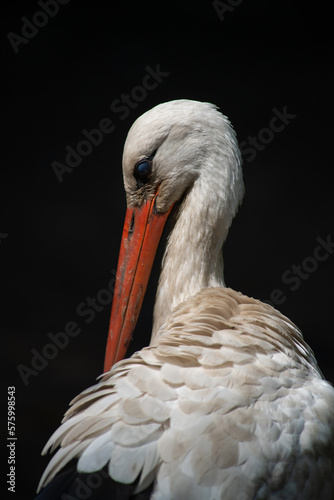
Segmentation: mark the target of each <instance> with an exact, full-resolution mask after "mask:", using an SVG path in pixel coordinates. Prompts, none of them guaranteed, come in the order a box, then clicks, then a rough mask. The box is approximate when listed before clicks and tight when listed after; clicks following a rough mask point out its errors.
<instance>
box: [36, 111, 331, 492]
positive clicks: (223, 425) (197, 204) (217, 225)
mask: <svg viewBox="0 0 334 500" xmlns="http://www.w3.org/2000/svg"><path fill="white" fill-rule="evenodd" d="M153 151H154V161H153V164H152V172H151V175H150V178H149V181H148V183H147V184H146V185H145V186H144V188H143V187H142V186H141V187H140V188H138V186H136V183H135V181H134V178H133V166H134V165H135V164H136V163H137V162H138V161H139V160H140V159H141V158H143V157H144V156H148V155H149V154H151V153H152V152H153ZM123 168H124V180H125V187H126V191H127V200H128V205H130V206H139V207H140V206H141V203H142V202H143V201H142V200H143V199H146V198H149V197H150V196H153V194H154V193H156V191H157V186H159V195H160V197H159V196H158V197H157V199H156V210H157V211H158V212H159V210H160V211H161V212H164V211H166V210H167V208H169V207H170V206H171V204H173V203H174V202H176V201H178V200H181V204H180V209H179V214H178V217H177V220H176V222H175V226H174V229H173V231H172V233H171V236H170V238H169V241H168V245H167V251H166V254H165V257H164V262H163V270H162V274H161V277H160V282H159V287H158V291H157V302H156V306H155V314H154V328H153V334H152V339H151V343H150V345H149V346H148V347H146V348H144V349H142V350H141V351H139V352H137V353H135V354H134V355H133V356H132V357H131V358H129V359H126V360H123V361H120V362H118V363H117V364H116V365H114V367H113V368H112V369H111V370H110V372H108V373H105V374H104V375H103V376H102V378H101V379H100V380H99V382H98V383H97V384H96V385H95V386H93V387H91V388H89V389H87V390H86V391H84V392H83V393H81V394H80V395H79V396H78V397H77V398H75V399H74V400H73V401H72V403H71V407H70V409H69V410H68V412H67V413H66V415H65V418H64V422H63V424H62V425H61V426H60V428H59V429H58V430H57V431H56V432H55V433H54V434H53V436H52V437H51V438H50V440H49V442H48V443H47V445H46V447H45V449H44V452H46V451H48V450H49V449H51V451H53V450H54V449H55V448H57V447H58V446H60V448H59V450H58V451H57V452H56V454H55V456H54V457H53V458H52V460H51V461H50V463H49V465H48V467H47V469H46V471H45V473H44V474H43V477H42V479H41V485H42V486H43V485H45V484H48V483H49V482H50V481H51V480H52V479H53V478H54V477H55V476H56V475H57V474H58V473H59V472H60V471H61V470H63V469H64V467H66V465H67V464H68V463H69V462H70V461H71V460H72V459H76V460H77V464H76V468H77V471H78V473H89V474H93V473H97V472H98V471H102V472H101V474H102V473H103V475H104V476H107V477H108V476H109V477H111V478H112V479H113V480H114V481H116V482H118V483H123V484H127V485H129V484H133V487H132V489H128V490H127V491H128V493H127V496H126V495H125V496H123V498H132V496H131V495H136V494H139V493H140V492H144V491H146V492H147V497H150V498H152V499H153V500H162V499H164V500H171V499H175V500H185V499H189V500H190V499H191V500H195V499H200V500H203V499H208V500H209V499H211V500H214V499H215V500H218V499H224V500H229V499H231V500H235V499H238V500H246V499H272V500H274V499H277V500H278V499H303V500H307V499H309V500H311V499H312V500H315V499H322V500H332V499H333V497H334V390H333V388H332V386H331V385H330V384H329V383H328V382H326V381H325V380H323V378H322V375H321V372H320V370H319V368H318V366H317V363H316V360H315V359H314V356H313V353H312V351H311V349H310V347H309V346H308V345H307V344H306V343H305V341H304V340H303V337H302V334H301V332H300V331H299V330H298V328H297V327H296V326H295V325H294V324H293V323H292V322H291V321H289V320H288V319H287V318H286V317H285V316H283V315H282V314H281V313H279V312H278V311H277V310H275V309H274V308H272V307H271V306H269V305H268V304H263V303H261V302H260V301H258V300H255V299H252V298H249V297H247V296H245V295H243V294H241V293H239V292H236V291H233V290H231V289H229V288H225V286H224V278H223V262H222V257H221V246H222V244H223V241H224V239H225V238H226V235H227V231H228V227H229V225H230V222H231V220H232V217H233V216H234V214H235V212H236V209H237V206H238V203H239V202H240V200H241V197H242V193H243V185H242V177H241V171H240V155H239V152H238V148H237V143H236V140H235V136H234V133H233V130H232V129H231V127H230V125H229V123H228V121H227V119H226V118H225V117H223V116H222V115H221V114H220V113H218V112H217V111H216V109H215V108H214V107H213V106H211V105H209V104H206V103H197V102H194V101H173V102H171V103H165V104H163V105H160V106H158V107H156V108H154V109H153V110H151V111H149V112H148V113H146V114H145V115H143V116H142V117H141V118H140V119H139V120H138V121H137V122H136V123H135V124H134V126H133V128H132V129H131V130H130V133H129V136H128V139H127V142H126V145H125V150H124V164H123ZM58 477H59V476H58ZM71 477H72V476H71ZM74 477H75V476H73V477H72V479H71V481H74ZM66 488H67V486H64V487H63V489H62V490H59V491H63V492H66V491H69V490H68V489H66ZM147 488H149V489H148V490H147ZM93 489H94V488H93ZM45 491H47V488H46V490H45ZM50 491H51V490H50ZM110 491H111V490H110ZM108 495H109V493H108V490H105V491H104V492H103V493H102V494H101V496H99V497H98V496H97V497H96V498H114V497H113V496H108ZM133 498H136V497H135V496H134V497H133Z"/></svg>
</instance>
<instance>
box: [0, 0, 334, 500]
mask: <svg viewBox="0 0 334 500" xmlns="http://www.w3.org/2000/svg"><path fill="white" fill-rule="evenodd" d="M231 3H232V2H231ZM236 3H237V2H234V4H236ZM226 4H228V2H226ZM106 5H107V4H104V3H102V2H100V1H95V2H87V3H86V4H83V3H82V2H79V1H78V0H71V1H69V2H68V3H67V4H66V5H62V6H60V7H59V12H58V14H57V15H56V16H54V18H52V19H49V21H48V23H47V24H46V26H44V27H42V28H39V30H38V33H36V35H35V36H33V37H32V38H31V39H30V40H29V41H28V43H27V44H20V45H19V52H18V53H17V54H15V52H14V50H13V47H12V46H11V44H10V42H9V40H8V38H7V34H8V33H9V32H13V33H15V34H17V35H21V31H22V26H23V21H22V20H21V18H22V16H26V17H27V18H28V19H29V20H31V19H32V18H33V15H34V14H35V13H36V12H37V11H40V10H41V7H40V6H39V5H38V3H37V2H30V1H29V2H27V1H25V2H23V1H22V2H20V1H13V2H11V3H10V5H6V9H7V10H6V13H3V25H2V41H3V68H2V80H4V81H5V87H4V90H3V92H2V97H3V106H2V109H3V112H2V113H3V114H2V124H3V132H2V138H3V139H4V144H3V147H2V153H3V164H2V174H1V177H2V180H1V216H2V220H1V226H0V233H1V239H0V254H1V257H0V258H1V266H2V267H1V282H2V285H3V289H4V292H5V294H4V296H3V299H2V301H1V305H2V313H1V319H2V323H3V325H2V330H1V335H2V337H3V339H4V343H3V344H2V345H3V348H2V354H3V361H2V366H3V367H4V368H5V375H4V376H3V380H4V388H3V391H2V399H3V402H4V403H5V402H6V390H7V386H15V387H16V411H17V420H16V427H17V438H18V439H17V444H16V458H17V463H16V474H17V483H16V489H17V492H18V498H32V497H33V492H34V491H35V488H36V485H37V482H38V479H39V477H40V475H41V473H42V471H43V470H44V468H45V466H46V464H47V462H48V458H42V457H40V452H41V449H42V447H43V445H44V443H45V442H46V440H47V439H48V437H49V436H50V434H51V433H52V431H53V430H55V428H56V427H57V426H58V425H59V423H60V420H61V418H62V415H63V413H64V412H65V410H66V409H67V406H68V402H69V401H70V400H71V399H72V398H73V397H74V396H75V395H76V394H77V393H78V392H79V391H81V390H83V389H85V388H86V387H87V386H89V385H91V384H92V383H94V380H95V378H96V377H97V376H98V375H99V374H100V373H101V371H102V366H103V356H104V348H105V342H106V335H107V330H108V322H109V314H110V305H109V304H107V305H106V306H105V307H104V308H103V310H102V311H100V312H98V313H96V316H95V318H94V320H93V321H92V322H91V323H87V322H85V318H83V317H80V316H78V314H77V312H76V308H77V306H78V305H79V304H80V303H81V302H84V301H85V300H86V298H87V297H96V295H97V293H98V292H99V291H100V290H101V289H103V288H105V287H106V286H107V284H108V282H109V281H110V279H111V278H112V271H113V270H114V269H115V268H116V265H117V257H118V249H119V242H120V237H121V230H122V226H123V219H124V213H125V208H126V207H125V197H124V193H123V185H122V173H121V156H122V148H123V143H124V140H125V137H126V134H127V131H128V129H129V127H130V126H131V124H132V122H133V121H134V120H135V119H136V118H137V117H138V116H139V115H140V114H142V113H143V112H144V111H146V110H148V109H149V108H151V107H152V106H154V105H156V104H158V103H160V102H164V101H168V100H171V99H178V98H189V99H197V100H203V101H209V102H213V103H215V104H217V105H218V106H219V107H220V109H221V110H222V111H223V113H224V114H226V115H227V116H228V117H229V118H230V120H231V121H232V123H233V125H234V127H235V129H236V132H237V134H238V138H239V141H240V142H242V141H245V140H246V141H247V138H248V136H250V135H252V136H256V135H257V134H258V133H259V131H261V129H263V128H266V127H268V126H269V123H270V120H271V118H272V116H273V111H272V110H273V108H276V109H278V110H280V111H282V110H283V108H284V107H286V109H287V111H288V112H289V113H291V114H295V115H296V117H295V118H294V119H292V120H291V122H290V123H289V124H288V125H287V126H286V127H285V128H284V130H283V131H282V132H279V133H275V134H274V136H273V139H272V141H271V142H270V143H268V144H267V145H266V146H265V148H264V149H263V150H262V151H258V152H257V154H256V158H255V159H254V160H253V161H252V162H247V161H245V163H244V179H245V185H246V196H245V199H244V202H243V205H242V207H241V209H240V211H239V213H238V216H237V218H236V219H235V221H234V224H233V226H232V228H231V231H230V235H229V238H228V240H227V243H226V245H225V248H224V259H225V278H226V282H227V284H228V286H231V287H232V288H235V289H237V290H241V291H242V292H244V293H246V294H248V295H251V296H254V297H257V298H260V299H263V300H265V299H269V297H270V294H271V293H272V291H273V290H274V289H280V290H282V293H283V294H284V301H283V302H282V303H281V304H279V305H278V308H279V309H280V310H281V311H282V312H283V313H284V314H286V315H287V316H289V317H290V318H291V319H292V320H293V321H294V322H295V323H296V324H297V325H298V326H299V327H300V328H301V330H302V331H303V333H304V336H305V338H306V340H307V342H308V343H309V344H310V345H311V346H312V348H313V349H314V351H315V354H316V356H317V359H318V361H319V364H320V366H321V368H322V370H323V372H324V374H325V376H326V378H327V379H329V380H331V381H332V382H333V381H334V368H333V365H332V354H331V348H332V327H331V325H332V309H333V307H332V293H331V284H332V276H333V274H330V273H331V272H332V271H333V262H334V257H333V255H329V254H328V259H327V260H324V261H322V262H319V263H318V268H317V269H316V270H314V271H313V272H306V274H305V275H304V278H303V279H300V283H299V285H298V287H297V289H296V290H295V291H292V290H291V286H292V284H287V283H284V282H283V281H282V274H283V273H284V272H286V271H289V270H290V272H291V273H292V271H291V269H292V266H293V265H303V262H304V265H307V263H309V264H308V265H309V266H311V267H312V261H311V260H310V259H308V260H307V258H308V257H312V256H313V252H314V250H315V249H316V247H317V245H318V242H317V238H319V237H320V238H323V239H324V240H326V239H327V237H328V235H332V234H333V232H332V231H333V224H332V196H333V194H332V193H333V187H332V179H331V177H330V173H331V172H330V162H331V156H332V118H331V110H330V102H331V97H332V93H331V89H332V83H333V78H332V76H331V66H332V57H333V56H332V52H331V47H330V44H329V43H330V35H329V30H330V26H329V24H330V23H329V22H328V23H327V21H326V19H328V20H330V19H331V18H332V15H331V13H330V11H329V10H328V11H327V12H326V10H325V8H324V6H323V5H321V8H319V6H318V7H315V4H314V2H304V1H295V2H293V3H292V2H288V1H282V0H279V1H278V0H274V1H271V2H266V1H265V0H258V1H257V0H253V1H250V0H244V1H241V2H240V3H239V5H237V6H235V7H233V8H232V9H231V11H226V12H225V14H224V20H222V21H221V20H220V18H219V16H218V14H217V12H216V10H215V8H214V6H213V4H212V3H211V2H204V1H202V2H197V3H194V2H190V1H184V2H173V1H172V2H168V3H165V4H160V3H159V2H156V3H155V4H154V5H152V4H148V3H144V4H143V3H142V2H136V3H133V4H131V3H128V2H123V4H122V5H121V6H117V7H111V6H109V7H107V6H106ZM328 9H329V7H328ZM157 65H160V69H161V71H163V72H166V73H169V75H168V76H166V77H165V78H163V81H162V82H161V83H160V84H159V85H158V86H157V87H156V88H155V89H153V90H150V91H148V92H147V97H146V98H145V99H144V100H142V101H141V102H138V103H137V104H138V105H137V106H136V107H135V108H134V109H131V110H130V113H129V116H128V117H127V118H125V119H123V120H121V119H120V115H117V114H116V113H114V112H112V111H111V109H110V105H111V103H112V102H113V101H114V100H115V99H118V98H120V96H121V94H122V93H125V94H131V92H132V90H133V88H134V87H135V86H138V85H141V83H142V81H143V78H144V76H145V74H146V69H145V68H146V67H147V66H150V67H151V68H153V69H154V68H156V67H157ZM103 118H110V119H112V121H113V123H114V124H115V130H114V131H113V132H112V133H111V134H108V135H105V136H104V140H103V142H102V143H101V145H99V146H96V147H94V148H93V150H92V152H91V154H90V155H89V156H87V157H85V158H83V160H82V162H81V163H80V165H78V166H77V167H76V168H75V169H73V172H71V173H65V174H64V176H63V181H62V182H61V183H60V182H59V181H58V179H57V177H56V175H55V172H54V171H53V169H52V167H51V164H52V162H54V161H58V162H61V163H64V161H65V155H66V151H65V147H66V146H67V145H69V146H71V147H73V148H75V147H76V145H77V143H78V142H79V141H80V140H82V139H83V138H84V137H83V135H82V132H81V131H82V129H84V128H85V129H87V130H91V129H92V128H96V127H97V126H98V123H99V122H100V120H101V119H103ZM333 239H334V236H333ZM160 253H161V252H160ZM324 254H325V251H323V255H324ZM305 259H306V261H305ZM313 263H314V261H313ZM304 272H305V271H304ZM158 273H159V262H157V263H156V266H155V268H154V270H153V275H152V279H151V281H150V285H149V289H148V293H147V297H146V299H145V303H144V309H143V312H142V314H141V317H140V320H139V323H138V326H137V330H136V335H135V339H134V341H133V342H132V345H131V352H133V351H134V350H136V349H138V348H140V347H141V346H143V345H145V344H147V342H148V341H149V333H150V328H151V315H152V307H153V303H154V293H155V283H156V280H157V277H158ZM291 275H292V274H291ZM68 321H75V322H77V323H78V325H79V327H80V329H81V333H80V334H79V335H78V336H77V337H75V338H71V339H70V341H69V343H68V346H67V347H66V348H65V349H63V350H61V351H59V353H58V355H57V356H56V357H55V359H51V360H49V361H48V364H47V366H46V367H45V368H44V369H43V370H41V371H40V372H37V375H31V376H29V377H28V385H25V384H24V383H23V380H22V378H21V376H20V375H19V373H18V370H17V366H18V365H20V364H21V365H24V366H26V367H31V360H32V357H33V355H32V353H31V349H36V350H37V351H38V352H42V350H43V348H44V347H45V345H46V344H48V343H50V340H49V339H48V337H47V334H48V333H49V332H52V333H54V334H55V333H57V332H60V331H63V330H64V326H65V324H66V323H67V322H68ZM5 415H6V413H5V409H4V416H5ZM4 420H6V419H4ZM1 434H2V436H4V438H5V437H6V423H5V422H4V424H3V427H2V431H1ZM3 442H4V446H3V449H5V439H4V440H3ZM6 454H7V449H5V455H6ZM7 467H8V466H7ZM7 467H5V469H2V474H3V475H5V473H7ZM3 482H4V480H2V483H3ZM7 493H8V492H7Z"/></svg>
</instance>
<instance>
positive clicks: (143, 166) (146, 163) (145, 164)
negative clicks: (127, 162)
mask: <svg viewBox="0 0 334 500" xmlns="http://www.w3.org/2000/svg"><path fill="white" fill-rule="evenodd" d="M150 173H151V161H150V160H149V159H147V160H141V161H139V162H138V163H137V164H136V166H135V169H134V173H133V175H134V177H135V179H136V181H137V186H138V188H140V187H142V186H144V184H146V183H147V182H148V181H149V176H150Z"/></svg>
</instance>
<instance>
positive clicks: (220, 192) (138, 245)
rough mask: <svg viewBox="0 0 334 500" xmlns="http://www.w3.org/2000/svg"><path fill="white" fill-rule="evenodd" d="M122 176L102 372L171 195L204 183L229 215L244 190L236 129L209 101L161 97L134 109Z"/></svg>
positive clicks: (123, 335) (118, 344)
mask: <svg viewBox="0 0 334 500" xmlns="http://www.w3.org/2000/svg"><path fill="white" fill-rule="evenodd" d="M123 175H124V186H125V191H126V197H127V206H128V209H127V213H126V217H125V223H124V229H123V236H122V242H121V249H120V256H119V261H118V268H117V276H116V285H115V291H114V299H113V306H112V312H111V320H110V327H109V334H108V342H107V349H106V358H105V367H104V369H105V371H108V370H109V369H110V368H111V366H112V364H113V363H115V362H117V361H119V360H120V359H122V358H123V357H124V356H125V354H126V350H127V348H128V345H129V342H130V340H131V336H132V333H133V330H134V328H135V324H136V321H137V317H138V315H139V311H140V307H141V304H142V300H143V298H144V294H145V290H146V286H147V282H148V278H149V274H150V271H151V267H152V264H153V260H154V256H155V253H156V249H157V246H158V243H159V240H160V237H161V234H162V231H163V228H164V225H165V223H166V220H167V218H168V215H169V214H170V212H171V209H172V208H173V206H174V204H175V202H177V201H178V200H180V199H181V198H183V197H184V196H187V193H189V192H191V190H192V188H193V187H194V186H195V185H197V186H198V185H201V186H205V188H206V189H208V190H211V191H212V192H214V193H215V196H216V198H217V203H218V204H219V207H218V208H219V209H220V207H221V210H223V211H225V212H226V213H228V219H229V220H232V217H233V216H234V214H235V212H236V210H237V207H238V205H239V203H240V202H241V199H242V195H243V182H242V174H241V158H240V152H239V148H238V145H237V140H236V136H235V133H234V131H233V129H232V127H231V125H230V123H229V121H228V119H227V118H226V117H225V116H224V115H222V114H221V113H219V112H218V111H217V109H216V107H215V106H214V105H212V104H209V103H202V102H198V101H190V100H176V101H170V102H166V103H163V104H160V105H158V106H156V107H154V108H153V109H151V110H149V111H147V112H146V113H144V114H143V115H142V116H140V117H139V118H138V119H137V120H136V121H135V122H134V124H133V125H132V127H131V129H130V131H129V133H128V136H127V139H126V142H125V145H124V153H123ZM218 179H219V182H218V183H217V180H218ZM204 191H205V190H204Z"/></svg>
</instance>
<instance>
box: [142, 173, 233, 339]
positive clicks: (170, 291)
mask: <svg viewBox="0 0 334 500" xmlns="http://www.w3.org/2000/svg"><path fill="white" fill-rule="evenodd" d="M221 198H222V194H221V190H220V189H217V185H216V186H215V187H213V186H209V185H206V184H205V182H203V180H202V179H201V178H198V179H197V181H196V182H195V184H194V185H193V187H192V189H191V190H190V192H189V193H188V194H187V196H186V198H185V200H184V201H183V203H182V205H181V207H180V210H179V216H178V218H177V221H176V223H175V226H174V229H173V231H172V232H171V234H170V236H169V239H168V243H167V247H166V251H165V255H164V258H163V262H162V271H161V275H160V279H159V285H158V290H157V295H156V302H155V307H154V321H153V330H152V338H151V343H152V341H153V339H154V338H155V336H156V334H157V332H158V330H159V328H160V326H161V325H162V324H163V323H164V321H165V320H166V319H167V317H168V316H169V314H170V312H171V311H172V309H173V308H174V307H175V306H177V305H178V304H180V303H181V302H183V301H185V300H186V299H187V298H188V297H191V296H192V295H194V294H196V293H197V292H199V291H200V290H202V289H203V288H207V287H217V286H221V287H224V286H225V283H224V275H223V255H222V245H223V242H224V240H225V238H226V236H227V233H228V228H229V225H230V222H231V220H232V217H233V214H231V213H230V211H229V210H228V209H227V208H228V207H226V205H225V204H224V203H223V201H222V199H221Z"/></svg>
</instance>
